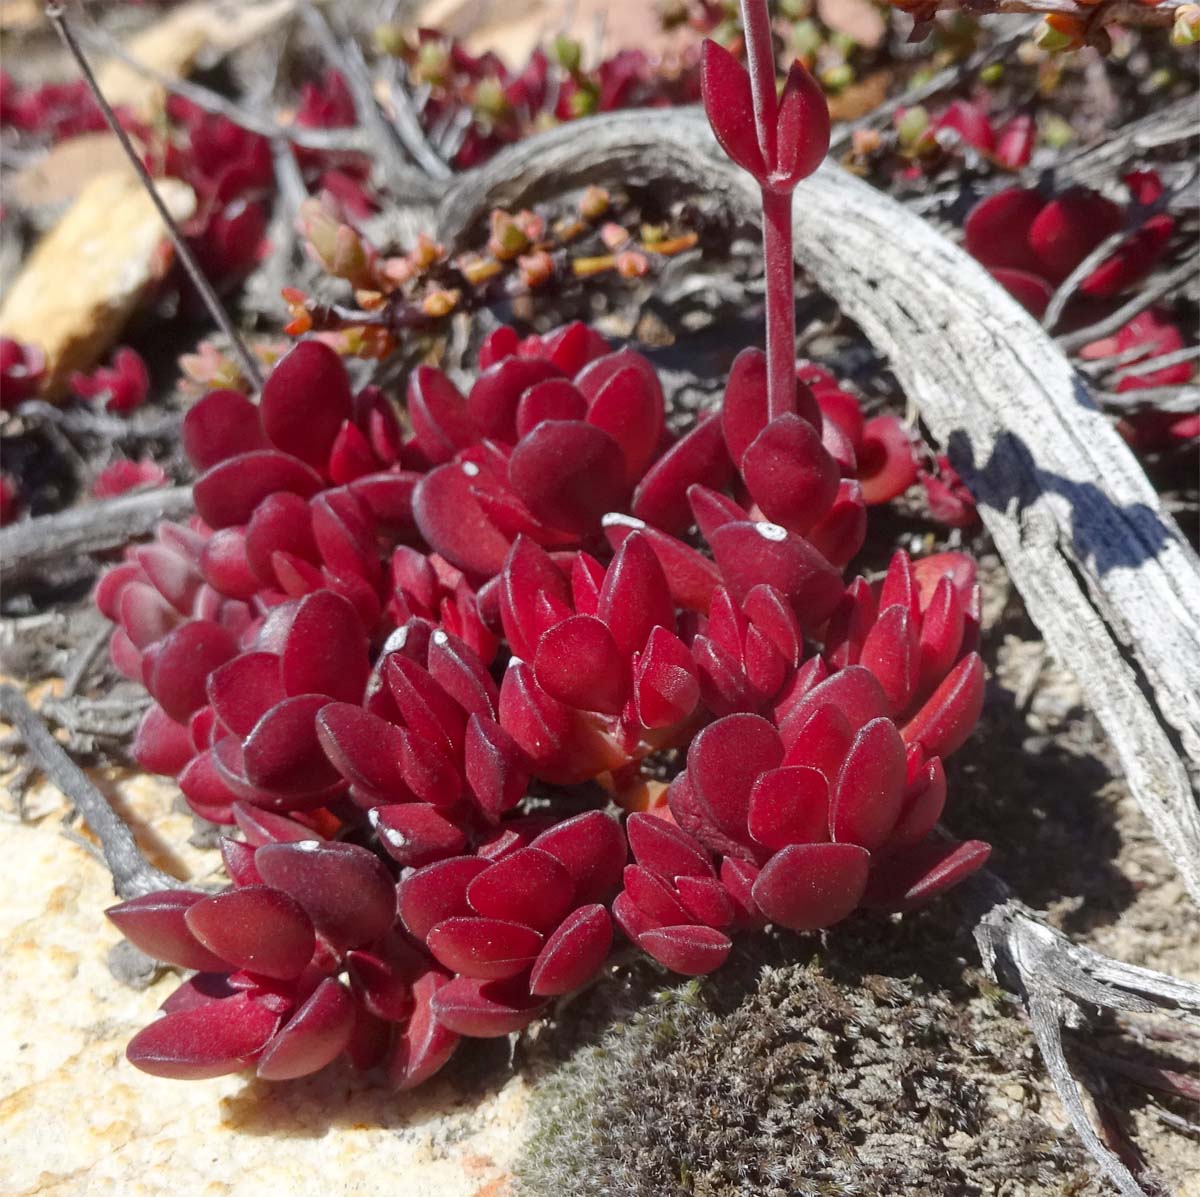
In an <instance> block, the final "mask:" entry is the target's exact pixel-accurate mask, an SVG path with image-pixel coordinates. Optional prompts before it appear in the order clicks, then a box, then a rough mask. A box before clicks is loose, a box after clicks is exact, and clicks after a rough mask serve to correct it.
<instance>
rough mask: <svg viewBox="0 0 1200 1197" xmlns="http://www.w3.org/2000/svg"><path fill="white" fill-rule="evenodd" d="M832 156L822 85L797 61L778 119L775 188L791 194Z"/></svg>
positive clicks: (773, 173) (782, 97)
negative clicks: (826, 156) (802, 180)
mask: <svg viewBox="0 0 1200 1197" xmlns="http://www.w3.org/2000/svg"><path fill="white" fill-rule="evenodd" d="M828 152H829V104H828V103H827V101H826V99H825V92H824V91H823V90H822V88H821V85H820V84H819V83H818V82H817V81H816V80H815V79H814V78H813V77H812V75H810V74H809V73H808V71H806V70H805V69H804V66H803V64H802V63H801V62H800V61H799V60H797V61H795V62H793V63H792V65H791V66H790V67H789V68H788V73H787V79H786V80H785V81H784V84H783V91H782V92H781V93H780V96H779V109H778V115H777V117H776V119H775V162H774V169H773V170H772V171H771V185H772V186H773V187H775V188H778V189H786V190H790V189H791V188H793V187H795V185H796V184H797V183H798V182H800V180H801V179H804V178H807V177H808V176H809V175H811V174H812V173H813V171H815V170H816V169H817V167H818V166H820V165H821V162H822V160H823V159H824V157H825V155H826V154H827V153H828Z"/></svg>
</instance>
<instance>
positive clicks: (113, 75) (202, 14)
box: [97, 0, 295, 117]
mask: <svg viewBox="0 0 1200 1197" xmlns="http://www.w3.org/2000/svg"><path fill="white" fill-rule="evenodd" d="M294 8H295V3H294V0H273V2H272V3H266V4H244V3H240V2H238V3H234V2H233V0H224V2H221V3H213V0H201V2H200V3H196V4H185V5H183V6H181V7H179V8H175V9H172V10H171V11H170V12H168V13H167V14H166V15H165V16H164V17H162V18H161V19H160V20H158V21H156V22H155V23H154V24H153V25H151V26H150V27H149V28H148V29H143V30H142V31H141V32H140V33H138V34H136V35H134V36H133V37H132V38H130V39H129V41H128V42H127V43H126V44H125V47H124V48H125V50H126V51H127V52H128V53H129V55H130V56H131V57H133V58H134V59H136V60H137V62H139V63H141V64H142V65H144V66H147V67H150V68H152V69H153V70H154V71H156V72H157V73H158V74H160V75H167V76H171V77H178V76H181V75H187V74H188V73H189V72H190V71H191V70H192V68H193V66H194V65H195V64H196V62H197V60H198V59H200V58H202V57H204V56H206V55H214V56H215V55H219V54H227V53H229V52H230V51H231V50H236V49H238V48H239V47H241V46H244V45H247V44H249V43H250V42H252V41H254V40H255V39H256V38H259V37H262V36H263V35H264V34H265V33H267V32H268V31H269V30H270V29H272V28H273V27H274V26H276V25H277V24H278V23H279V22H280V21H281V20H282V19H283V18H284V17H286V16H288V14H290V13H291V12H292V11H293V10H294ZM97 78H98V81H99V83H100V88H101V90H102V91H103V92H104V94H105V96H107V97H108V100H109V102H110V103H112V104H124V105H126V106H127V107H129V108H132V109H133V110H134V111H135V112H136V113H138V115H139V116H143V117H150V116H153V115H154V114H155V113H157V112H158V111H159V109H161V107H162V104H163V97H164V94H165V93H164V90H163V88H162V87H161V86H160V85H159V84H158V83H157V82H155V80H154V79H152V78H148V77H147V76H146V74H145V73H144V72H140V71H137V70H134V69H133V68H132V67H130V66H127V65H126V64H125V63H123V62H121V61H119V60H118V59H115V58H113V59H109V60H108V61H107V62H105V63H104V64H103V65H102V66H101V68H100V70H99V72H98V75H97Z"/></svg>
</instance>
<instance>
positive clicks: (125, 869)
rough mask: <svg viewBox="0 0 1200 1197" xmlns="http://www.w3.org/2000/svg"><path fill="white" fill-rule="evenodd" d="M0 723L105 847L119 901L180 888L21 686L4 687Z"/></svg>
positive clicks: (1, 697)
mask: <svg viewBox="0 0 1200 1197" xmlns="http://www.w3.org/2000/svg"><path fill="white" fill-rule="evenodd" d="M0 717H3V719H4V720H5V722H7V723H11V724H12V726H13V728H14V729H15V730H16V732H17V735H18V736H20V738H21V742H22V743H23V744H24V745H25V747H26V749H27V750H28V751H29V754H30V755H31V756H32V757H33V758H34V760H35V761H36V762H37V766H38V768H39V769H40V770H41V771H42V772H43V773H44V774H45V775H46V778H47V780H49V781H50V782H51V783H52V784H53V785H54V786H56V787H57V788H58V789H59V790H61V791H62V792H63V794H65V795H66V796H67V798H69V799H70V800H71V802H72V803H74V805H75V809H76V810H77V811H78V812H79V813H80V814H81V815H82V816H83V819H84V822H86V823H87V825H88V827H90V828H91V830H92V833H93V834H94V835H95V836H96V838H97V839H98V840H99V841H100V847H101V850H102V851H103V853H104V860H105V862H106V863H107V865H108V871H109V872H110V873H111V874H112V879H113V889H114V890H115V892H116V894H117V897H119V898H136V897H137V896H138V895H139V894H148V893H153V892H154V890H158V889H178V888H179V887H180V884H181V883H180V882H179V881H177V880H176V879H175V878H174V877H171V876H169V875H168V874H166V873H164V872H163V871H162V870H161V869H157V868H155V867H154V865H152V864H151V863H150V862H149V861H148V860H147V859H146V858H145V857H144V856H143V855H142V851H141V849H140V848H139V847H138V846H137V840H135V839H134V837H133V832H132V831H130V830H129V828H128V827H127V826H126V825H125V823H123V822H122V821H121V818H120V816H118V814H117V812H116V811H114V810H113V808H112V806H111V804H110V803H109V801H108V799H107V798H105V796H104V795H103V794H102V793H101V792H100V791H99V790H98V789H97V788H96V787H95V786H94V785H93V784H92V783H91V781H89V780H88V777H87V775H86V774H85V773H84V772H83V770H82V769H80V768H79V766H78V765H77V764H75V762H74V761H73V760H71V758H70V756H68V755H67V753H66V751H65V750H64V749H63V747H62V746H61V745H60V744H59V743H58V741H57V740H55V738H54V737H53V736H52V735H51V734H50V731H49V729H48V728H47V727H46V725H45V723H43V722H42V720H41V718H40V717H39V715H38V713H37V712H36V711H35V710H34V709H33V708H32V707H31V706H30V705H29V703H28V702H26V700H25V696H24V695H23V694H22V693H21V691H20V690H18V689H17V688H16V686H12V685H7V684H5V685H0Z"/></svg>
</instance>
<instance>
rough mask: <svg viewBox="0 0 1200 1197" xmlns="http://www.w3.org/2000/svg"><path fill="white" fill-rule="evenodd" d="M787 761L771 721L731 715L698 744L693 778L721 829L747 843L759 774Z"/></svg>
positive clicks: (691, 756)
mask: <svg viewBox="0 0 1200 1197" xmlns="http://www.w3.org/2000/svg"><path fill="white" fill-rule="evenodd" d="M782 760H783V743H782V742H781V740H780V739H779V733H778V732H777V731H776V730H775V729H774V728H773V727H772V726H771V725H770V724H769V723H768V722H767V721H766V720H765V719H763V718H762V717H761V716H759V715H746V714H741V715H727V716H726V717H725V718H724V719H718V720H717V721H716V722H715V723H710V724H709V725H708V726H707V727H706V728H705V729H704V730H703V731H702V732H701V733H700V734H699V735H698V736H697V737H696V738H695V739H694V740H693V741H692V745H691V748H690V749H689V750H688V758H687V771H688V779H689V781H690V782H691V785H692V787H693V788H694V790H695V793H696V797H697V798H698V799H699V801H700V802H701V803H702V804H703V805H704V807H706V808H707V810H708V812H709V814H710V815H711V817H712V820H713V822H714V823H715V824H716V825H717V827H718V828H720V830H721V831H722V832H724V833H725V834H726V835H728V836H730V837H732V838H733V839H735V840H737V841H738V842H745V839H746V836H747V830H746V818H747V815H748V813H749V809H750V792H751V789H752V788H753V786H754V783H755V781H756V780H757V778H758V776H759V774H761V773H765V772H767V771H768V770H770V769H775V768H778V766H779V765H780V763H781V762H782ZM710 846H711V845H710Z"/></svg>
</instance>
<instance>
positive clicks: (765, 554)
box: [711, 520, 844, 632]
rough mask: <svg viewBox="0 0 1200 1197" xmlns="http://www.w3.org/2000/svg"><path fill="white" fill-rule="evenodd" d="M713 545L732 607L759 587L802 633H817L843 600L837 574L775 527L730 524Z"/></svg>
mask: <svg viewBox="0 0 1200 1197" xmlns="http://www.w3.org/2000/svg"><path fill="white" fill-rule="evenodd" d="M711 543H712V550H713V556H714V557H715V558H716V561H717V566H718V568H719V569H720V571H721V576H722V578H723V579H724V582H725V585H726V587H727V588H728V589H729V593H730V595H731V596H732V597H733V599H734V601H735V602H737V603H742V602H744V601H745V599H746V596H747V595H748V594H749V593H750V591H751V590H752V589H753V588H754V587H755V586H757V585H759V584H760V583H765V584H766V585H768V586H774V587H775V588H776V589H777V590H778V591H779V592H780V593H781V594H782V595H784V597H785V598H786V599H787V601H788V603H789V604H790V605H791V607H792V609H793V610H794V611H795V612H796V617H797V619H798V620H799V621H800V626H801V627H802V628H804V630H805V631H806V632H811V631H814V630H816V629H817V628H819V627H820V626H821V624H823V623H824V622H825V620H826V619H828V618H829V615H830V613H831V612H832V611H833V609H834V607H836V606H837V603H838V600H839V599H840V598H841V596H842V592H843V590H844V587H843V585H842V580H841V578H840V577H839V576H838V574H837V571H836V570H834V569H833V567H832V566H831V565H830V564H829V562H828V561H826V560H825V558H824V557H822V556H821V554H820V553H818V552H817V551H816V550H815V549H814V548H813V547H812V546H811V545H810V544H809V543H808V542H807V541H806V540H805V539H804V538H803V537H802V536H797V535H795V534H794V533H791V532H788V531H787V530H786V529H785V528H782V527H780V526H779V525H778V524H768V523H751V522H750V521H748V520H747V521H745V522H742V523H728V524H725V525H723V526H722V527H720V528H718V529H717V530H716V531H715V532H714V533H713V537H712V541H711Z"/></svg>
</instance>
